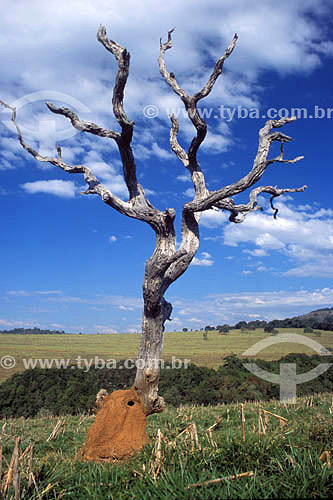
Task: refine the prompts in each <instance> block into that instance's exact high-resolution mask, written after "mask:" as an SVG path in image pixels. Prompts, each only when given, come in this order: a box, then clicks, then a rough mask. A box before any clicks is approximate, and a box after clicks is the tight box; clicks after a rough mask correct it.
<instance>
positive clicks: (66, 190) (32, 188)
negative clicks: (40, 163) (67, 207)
mask: <svg viewBox="0 0 333 500" xmlns="http://www.w3.org/2000/svg"><path fill="white" fill-rule="evenodd" d="M21 187H22V188H23V189H24V190H25V191H26V192H27V193H30V194H35V193H48V194H53V195H55V196H59V197H60V198H74V196H75V191H76V189H75V184H74V182H72V181H62V180H58V179H54V180H48V181H34V182H25V183H24V184H22V185H21Z"/></svg>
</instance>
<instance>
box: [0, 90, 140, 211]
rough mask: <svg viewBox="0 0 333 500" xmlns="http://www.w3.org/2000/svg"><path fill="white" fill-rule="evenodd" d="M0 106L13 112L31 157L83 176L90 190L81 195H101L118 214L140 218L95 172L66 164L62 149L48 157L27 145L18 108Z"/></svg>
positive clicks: (5, 105) (7, 105) (59, 148)
mask: <svg viewBox="0 0 333 500" xmlns="http://www.w3.org/2000/svg"><path fill="white" fill-rule="evenodd" d="M0 104H1V105H2V106H4V107H5V108H7V109H9V110H10V111H11V112H12V117H11V120H12V122H13V124H14V126H15V128H16V133H17V138H18V140H19V142H20V144H21V146H22V147H23V149H25V150H26V151H27V152H28V153H29V154H30V155H31V156H33V157H34V158H35V159H36V160H38V161H40V162H42V163H51V164H52V165H54V166H56V167H59V168H61V169H62V170H64V171H65V172H68V173H70V174H83V175H84V180H85V182H86V183H87V184H88V189H87V190H86V191H84V192H82V193H81V194H97V195H99V196H100V197H101V198H102V200H103V201H104V203H106V204H107V205H110V206H112V207H113V208H115V209H116V210H117V211H118V212H120V213H122V214H124V215H127V216H129V217H133V218H138V217H137V214H135V212H134V211H133V209H132V208H131V205H130V203H128V202H124V201H123V200H121V199H120V198H118V197H117V196H115V195H114V194H113V193H112V192H111V191H110V190H109V189H107V188H106V187H105V186H104V185H103V184H102V183H101V182H100V181H99V180H98V179H97V177H96V176H95V175H94V174H93V172H92V171H91V170H90V169H89V168H88V167H86V166H85V165H74V166H73V165H69V164H68V163H65V162H64V161H63V159H62V155H61V147H60V146H57V153H58V157H57V158H55V157H48V156H42V155H41V154H39V153H38V152H37V151H36V150H35V149H33V148H32V147H31V146H29V144H27V143H26V142H25V141H24V140H23V137H22V133H21V129H20V127H19V125H18V123H17V121H16V108H14V107H12V106H10V105H9V104H6V103H5V102H3V101H1V100H0Z"/></svg>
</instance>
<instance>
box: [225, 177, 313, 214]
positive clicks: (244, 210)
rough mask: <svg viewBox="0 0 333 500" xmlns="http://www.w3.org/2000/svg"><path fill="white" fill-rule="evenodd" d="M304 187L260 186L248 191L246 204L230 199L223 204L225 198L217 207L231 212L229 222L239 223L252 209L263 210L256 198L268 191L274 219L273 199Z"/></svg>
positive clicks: (300, 190)
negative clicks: (236, 202) (238, 203)
mask: <svg viewBox="0 0 333 500" xmlns="http://www.w3.org/2000/svg"><path fill="white" fill-rule="evenodd" d="M306 188H307V186H302V187H300V188H282V189H279V188H277V187H276V186H275V187H274V186H261V187H257V188H255V189H253V190H252V191H251V192H250V196H249V197H250V201H249V202H248V203H247V204H246V205H235V204H234V203H232V202H231V200H228V202H227V203H226V204H224V202H225V201H226V200H223V201H222V202H221V203H219V204H218V205H217V207H218V208H222V209H223V210H229V211H230V212H231V214H230V217H229V221H230V222H235V223H240V222H243V220H244V219H245V217H246V216H247V214H248V213H250V212H253V211H254V210H263V209H262V207H261V206H260V205H258V203H257V198H258V196H259V195H260V194H262V193H268V194H271V195H272V196H271V198H270V205H271V207H272V210H273V211H274V214H273V217H274V219H276V217H277V213H278V208H276V207H274V205H273V199H274V198H277V197H278V196H280V195H281V194H285V193H301V192H303V191H305V189H306ZM230 202H231V203H230ZM239 214H241V216H240V217H238V216H239Z"/></svg>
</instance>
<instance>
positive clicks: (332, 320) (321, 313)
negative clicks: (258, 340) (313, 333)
mask: <svg viewBox="0 0 333 500" xmlns="http://www.w3.org/2000/svg"><path fill="white" fill-rule="evenodd" d="M269 324H270V325H272V326H273V327H274V328H278V327H280V328H290V327H292V328H306V327H311V328H316V329H318V330H333V307H325V308H323V309H317V310H316V311H311V312H309V313H306V314H302V315H300V316H295V317H293V318H286V319H281V320H279V319H274V320H273V321H270V322H269Z"/></svg>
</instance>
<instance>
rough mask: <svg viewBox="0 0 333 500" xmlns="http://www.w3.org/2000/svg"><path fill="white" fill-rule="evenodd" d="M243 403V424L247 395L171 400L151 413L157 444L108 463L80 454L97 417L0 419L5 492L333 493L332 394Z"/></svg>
mask: <svg viewBox="0 0 333 500" xmlns="http://www.w3.org/2000/svg"><path fill="white" fill-rule="evenodd" d="M243 410H244V416H245V423H244V430H243V427H242V423H241V419H240V415H241V405H240V404H232V405H219V406H215V407H210V406H208V407H203V406H183V407H180V408H167V409H166V410H165V411H164V412H163V413H161V414H158V415H153V416H151V417H148V419H147V433H148V435H149V437H150V440H151V443H150V444H149V445H147V446H146V447H145V449H144V450H143V451H142V452H140V453H139V454H138V455H137V456H136V457H134V458H133V459H131V460H128V461H126V462H123V463H119V462H118V463H103V464H97V463H82V462H80V461H78V460H77V459H76V453H77V451H78V450H79V448H80V446H81V444H82V443H83V442H84V439H85V436H86V432H87V429H88V427H89V426H90V425H91V423H92V422H93V420H94V416H89V415H81V416H75V417H72V416H71V417H70V416H66V415H64V416H63V417H60V418H55V417H53V416H51V415H47V414H42V413H41V414H40V415H39V416H38V417H37V418H34V419H24V418H18V419H7V420H6V421H0V429H1V432H0V447H2V457H3V460H2V475H1V474H0V477H1V480H0V496H1V494H2V498H4V499H5V500H7V499H8V500H9V499H10V498H13V499H14V498H22V499H23V498H24V499H25V500H40V499H43V500H48V499H53V500H60V499H73V500H74V499H75V500H122V499H124V500H131V499H133V500H138V499H140V500H146V499H147V500H148V499H149V500H179V499H193V500H194V499H195V500H197V499H198V498H200V499H202V500H210V499H243V498H244V499H248V498H254V499H255V498H332V493H333V468H332V465H333V464H332V462H333V460H332V458H333V457H332V451H333V449H332V444H333V399H332V394H321V395H320V396H319V395H317V396H311V397H307V398H298V400H297V403H296V404H293V405H283V404H281V403H280V402H278V401H271V402H264V403H261V402H255V403H244V405H243ZM269 412H270V413H269ZM260 416H261V417H262V418H261V420H260ZM259 423H260V432H259ZM209 428H210V431H208V429H209ZM160 433H161V434H160ZM157 436H160V439H157ZM18 438H20V442H19V441H18ZM15 443H16V446H15ZM0 449H1V448H0ZM13 450H15V451H13ZM0 455H1V453H0ZM10 463H12V469H11V470H9V468H10V467H9V464H10ZM214 480H215V481H214ZM198 483H199V484H198ZM15 491H16V496H15V497H14V494H15Z"/></svg>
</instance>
